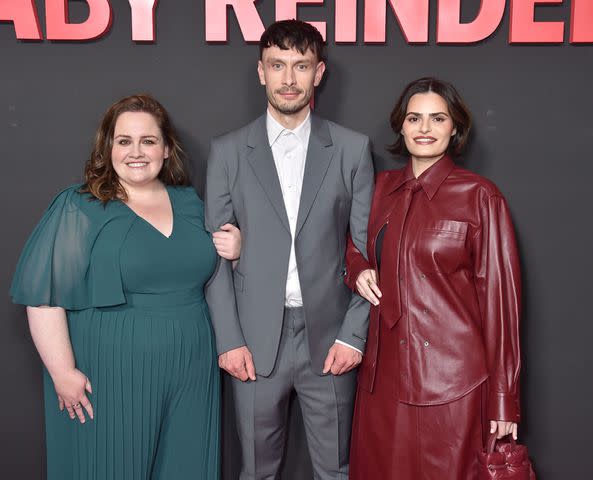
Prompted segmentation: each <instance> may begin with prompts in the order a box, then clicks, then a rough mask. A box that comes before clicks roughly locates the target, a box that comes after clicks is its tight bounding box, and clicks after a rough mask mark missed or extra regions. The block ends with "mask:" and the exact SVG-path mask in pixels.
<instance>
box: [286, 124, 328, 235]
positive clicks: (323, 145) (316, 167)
mask: <svg viewBox="0 0 593 480" xmlns="http://www.w3.org/2000/svg"><path fill="white" fill-rule="evenodd" d="M333 156H334V146H333V143H332V139H331V135H330V133H329V126H328V123H327V121H326V120H322V119H320V118H318V117H317V116H315V115H311V136H310V137H309V148H308V149H307V161H306V163H305V173H304V176H303V188H302V190H301V200H300V204H299V215H298V217H297V225H296V231H295V238H296V237H297V236H298V234H299V232H300V231H301V228H302V227H303V224H304V223H305V221H306V220H307V216H308V215H309V212H310V210H311V207H312V206H313V203H314V202H315V198H316V196H317V192H318V191H319V189H320V188H321V184H322V183H323V179H324V178H325V174H326V173H327V169H328V168H329V165H330V163H331V160H332V158H333Z"/></svg>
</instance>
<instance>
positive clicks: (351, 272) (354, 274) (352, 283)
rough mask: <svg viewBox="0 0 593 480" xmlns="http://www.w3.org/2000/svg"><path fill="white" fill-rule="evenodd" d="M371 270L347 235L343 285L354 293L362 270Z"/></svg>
mask: <svg viewBox="0 0 593 480" xmlns="http://www.w3.org/2000/svg"><path fill="white" fill-rule="evenodd" d="M369 268H372V267H371V265H370V264H369V262H368V261H367V259H366V258H364V255H363V254H362V253H361V252H360V250H359V249H358V248H356V246H355V245H354V242H353V241H352V238H350V235H348V244H347V245H346V276H345V277H344V283H345V284H346V286H348V288H350V289H351V290H353V291H355V292H356V280H357V279H358V276H359V275H360V273H361V272H362V271H364V270H367V269H369Z"/></svg>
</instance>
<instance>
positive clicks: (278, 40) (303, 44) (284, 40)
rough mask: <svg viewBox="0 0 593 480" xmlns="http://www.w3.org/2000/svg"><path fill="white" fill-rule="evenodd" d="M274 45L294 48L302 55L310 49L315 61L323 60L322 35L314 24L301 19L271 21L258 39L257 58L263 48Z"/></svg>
mask: <svg viewBox="0 0 593 480" xmlns="http://www.w3.org/2000/svg"><path fill="white" fill-rule="evenodd" d="M273 46H276V47H278V48H280V49H281V50H290V49H291V48H294V49H295V50H297V51H298V52H299V53H301V54H302V55H304V54H305V53H306V52H307V50H311V51H312V52H313V53H314V54H315V56H316V57H317V61H319V62H323V61H325V55H324V45H323V37H322V36H321V33H319V30H317V29H316V28H315V27H314V26H312V25H310V24H308V23H307V22H303V21H301V20H280V21H278V22H274V23H272V24H271V25H270V26H269V27H268V28H266V31H265V32H264V33H263V34H262V36H261V38H260V40H259V59H260V60H261V59H262V57H263V53H264V50H265V49H266V48H270V47H273Z"/></svg>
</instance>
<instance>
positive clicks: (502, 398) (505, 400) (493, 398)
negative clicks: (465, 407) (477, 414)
mask: <svg viewBox="0 0 593 480" xmlns="http://www.w3.org/2000/svg"><path fill="white" fill-rule="evenodd" d="M520 418H521V415H520V409H519V398H518V397H517V396H516V395H511V394H509V393H502V392H492V393H490V398H489V401H488V420H501V421H504V422H519V420H520Z"/></svg>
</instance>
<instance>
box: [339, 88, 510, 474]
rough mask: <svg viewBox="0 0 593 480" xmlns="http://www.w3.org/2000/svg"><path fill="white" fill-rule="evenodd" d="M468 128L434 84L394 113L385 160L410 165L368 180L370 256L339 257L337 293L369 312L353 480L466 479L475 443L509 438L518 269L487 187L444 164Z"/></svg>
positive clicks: (458, 106)
mask: <svg viewBox="0 0 593 480" xmlns="http://www.w3.org/2000/svg"><path fill="white" fill-rule="evenodd" d="M470 125H471V117H470V114H469V112H468V110H467V108H466V107H465V105H464V103H463V101H462V99H461V98H460V96H459V94H458V93H457V92H456V90H455V88H454V87H453V86H451V85H449V84H447V83H445V82H442V81H439V80H437V79H433V78H422V79H419V80H416V81H414V82H412V83H411V84H410V85H408V86H407V87H406V89H405V90H404V92H403V93H402V95H401V97H400V99H399V101H398V103H397V104H396V106H395V108H394V110H393V112H392V115H391V126H392V128H393V130H394V132H395V134H396V141H395V144H394V145H393V146H392V148H391V151H392V152H393V153H396V154H407V155H409V157H410V160H409V161H408V164H407V166H406V167H405V168H403V169H401V170H390V171H385V172H382V173H379V174H378V175H377V178H376V186H375V193H374V198H373V204H372V208H371V215H370V219H369V228H368V242H367V254H368V256H363V255H362V254H361V252H360V251H358V250H357V249H356V247H355V246H354V245H353V243H352V242H349V246H348V252H347V272H348V273H347V276H346V283H347V284H348V286H349V287H350V288H352V289H355V290H356V291H357V292H358V293H359V294H360V295H362V296H363V297H365V298H366V299H367V300H369V301H370V302H371V304H372V308H371V316H370V323H369V332H368V338H367V346H366V350H365V354H364V358H363V362H362V364H361V366H360V371H359V380H358V391H357V399H356V407H355V413H354V425H353V429H352V446H351V459H350V479H351V480H375V479H377V480H391V479H393V480H396V479H397V480H472V479H475V478H476V475H477V453H478V451H480V450H481V449H482V445H483V441H484V437H485V436H487V435H488V434H489V433H490V432H497V436H498V437H502V436H504V435H507V434H512V435H513V436H514V437H515V438H516V436H517V422H518V421H519V384H518V382H519V366H520V352H519V311H520V305H519V302H520V297H521V287H520V273H519V258H518V254H517V248H516V244H515V236H514V232H513V226H512V223H511V217H510V215H509V210H508V207H507V203H506V201H505V199H504V198H503V196H502V194H501V193H500V191H499V190H498V188H496V186H495V185H494V184H493V183H492V182H490V181H489V180H487V179H485V178H483V177H480V176H479V175H476V174H474V173H472V172H470V171H468V170H465V169H463V168H460V167H458V166H457V165H455V163H454V161H453V158H454V157H455V156H456V155H458V154H459V153H460V151H461V150H462V148H463V147H464V145H465V143H466V141H467V138H468V134H469V130H470ZM367 259H368V260H367Z"/></svg>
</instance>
